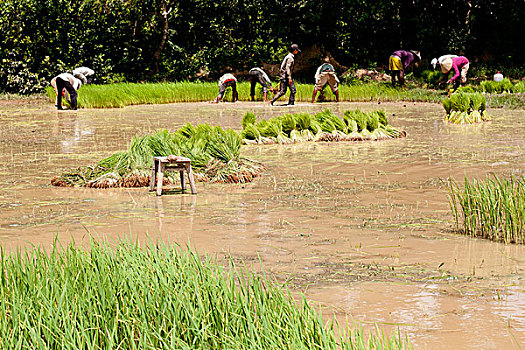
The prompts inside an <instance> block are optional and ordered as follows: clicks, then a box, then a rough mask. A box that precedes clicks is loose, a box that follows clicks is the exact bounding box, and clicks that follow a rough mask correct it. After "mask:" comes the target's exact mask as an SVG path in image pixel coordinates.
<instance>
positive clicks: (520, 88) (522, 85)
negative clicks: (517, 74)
mask: <svg viewBox="0 0 525 350" xmlns="http://www.w3.org/2000/svg"><path fill="white" fill-rule="evenodd" d="M512 92H514V93H525V82H523V81H520V82H518V83H516V84H514V87H513V88H512Z"/></svg>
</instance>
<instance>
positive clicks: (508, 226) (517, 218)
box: [448, 176, 525, 244]
mask: <svg viewBox="0 0 525 350" xmlns="http://www.w3.org/2000/svg"><path fill="white" fill-rule="evenodd" d="M448 191H449V201H450V207H451V209H452V213H453V215H454V219H455V224H456V230H458V231H460V232H462V233H465V234H467V235H469V236H473V237H483V238H488V239H490V240H493V241H501V242H505V243H518V244H525V179H524V178H517V177H512V178H510V179H500V178H499V177H497V176H494V178H487V179H485V180H484V181H479V180H476V179H473V180H468V179H467V178H465V183H464V185H463V188H460V186H459V185H458V184H457V183H456V182H455V181H450V182H449V186H448Z"/></svg>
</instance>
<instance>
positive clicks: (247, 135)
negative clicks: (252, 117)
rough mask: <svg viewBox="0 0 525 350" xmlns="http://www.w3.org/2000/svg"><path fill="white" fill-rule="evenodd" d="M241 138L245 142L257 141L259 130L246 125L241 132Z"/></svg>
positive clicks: (259, 136)
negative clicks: (245, 140)
mask: <svg viewBox="0 0 525 350" xmlns="http://www.w3.org/2000/svg"><path fill="white" fill-rule="evenodd" d="M241 137H242V138H243V139H247V140H256V141H259V139H260V138H261V134H260V133H259V130H257V127H255V125H253V124H248V125H246V127H245V128H244V129H243V130H242V132H241Z"/></svg>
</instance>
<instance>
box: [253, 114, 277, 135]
mask: <svg viewBox="0 0 525 350" xmlns="http://www.w3.org/2000/svg"><path fill="white" fill-rule="evenodd" d="M257 130H259V133H260V134H261V136H264V137H277V135H279V133H280V132H281V123H280V121H279V120H278V119H276V118H272V119H270V121H269V122H268V121H266V120H265V119H263V120H262V121H260V122H259V123H257Z"/></svg>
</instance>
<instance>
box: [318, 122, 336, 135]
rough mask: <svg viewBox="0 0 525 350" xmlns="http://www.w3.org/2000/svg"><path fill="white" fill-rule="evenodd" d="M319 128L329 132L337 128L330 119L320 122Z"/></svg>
mask: <svg viewBox="0 0 525 350" xmlns="http://www.w3.org/2000/svg"><path fill="white" fill-rule="evenodd" d="M321 130H322V131H323V132H328V133H331V132H334V131H336V130H337V128H336V127H335V125H334V123H333V122H332V121H331V120H330V119H326V120H325V121H324V122H323V123H322V124H321Z"/></svg>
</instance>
